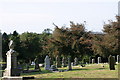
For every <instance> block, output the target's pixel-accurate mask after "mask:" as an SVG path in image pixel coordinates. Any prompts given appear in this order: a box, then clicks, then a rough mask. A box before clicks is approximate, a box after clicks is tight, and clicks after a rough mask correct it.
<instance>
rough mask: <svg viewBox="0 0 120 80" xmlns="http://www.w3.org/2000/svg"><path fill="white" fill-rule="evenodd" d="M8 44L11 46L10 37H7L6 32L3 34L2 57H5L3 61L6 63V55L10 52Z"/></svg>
mask: <svg viewBox="0 0 120 80" xmlns="http://www.w3.org/2000/svg"><path fill="white" fill-rule="evenodd" d="M8 44H9V36H8V35H7V33H5V32H4V33H3V34H2V57H3V61H6V53H7V51H8V50H9V47H8Z"/></svg>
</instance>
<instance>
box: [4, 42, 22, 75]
mask: <svg viewBox="0 0 120 80" xmlns="http://www.w3.org/2000/svg"><path fill="white" fill-rule="evenodd" d="M13 46H14V44H13V41H12V40H11V41H10V44H9V49H10V50H9V51H8V52H7V53H6V55H7V68H6V69H5V72H4V74H3V76H7V77H10V76H19V75H20V71H19V69H18V68H17V55H18V53H17V52H16V51H14V50H13V49H14V47H13Z"/></svg>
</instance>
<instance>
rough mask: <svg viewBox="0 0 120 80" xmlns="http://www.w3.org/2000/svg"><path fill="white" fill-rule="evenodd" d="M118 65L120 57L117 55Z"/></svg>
mask: <svg viewBox="0 0 120 80" xmlns="http://www.w3.org/2000/svg"><path fill="white" fill-rule="evenodd" d="M117 63H120V55H117Z"/></svg>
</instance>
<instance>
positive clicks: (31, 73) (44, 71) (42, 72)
mask: <svg viewBox="0 0 120 80" xmlns="http://www.w3.org/2000/svg"><path fill="white" fill-rule="evenodd" d="M45 73H53V72H52V71H48V70H43V71H40V72H30V73H21V75H22V76H23V75H24V76H25V75H26V76H27V75H36V74H45Z"/></svg>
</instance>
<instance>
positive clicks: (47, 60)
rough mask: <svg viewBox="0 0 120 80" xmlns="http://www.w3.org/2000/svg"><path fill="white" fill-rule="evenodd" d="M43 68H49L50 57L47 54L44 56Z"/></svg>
mask: <svg viewBox="0 0 120 80" xmlns="http://www.w3.org/2000/svg"><path fill="white" fill-rule="evenodd" d="M45 70H50V58H49V56H46V57H45Z"/></svg>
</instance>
